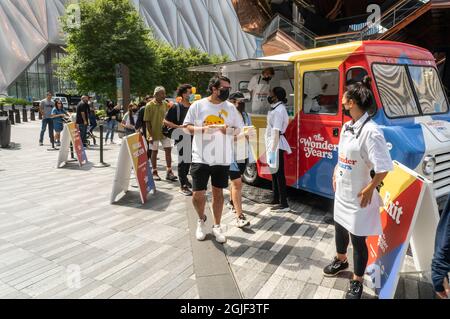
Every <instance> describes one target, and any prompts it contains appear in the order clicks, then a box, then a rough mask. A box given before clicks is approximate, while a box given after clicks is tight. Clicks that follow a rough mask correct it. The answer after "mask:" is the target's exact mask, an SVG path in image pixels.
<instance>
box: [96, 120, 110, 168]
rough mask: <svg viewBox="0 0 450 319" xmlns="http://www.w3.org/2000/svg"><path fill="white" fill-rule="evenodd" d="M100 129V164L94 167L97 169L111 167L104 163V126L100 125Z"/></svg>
mask: <svg viewBox="0 0 450 319" xmlns="http://www.w3.org/2000/svg"><path fill="white" fill-rule="evenodd" d="M99 129H100V163H99V164H97V165H94V167H95V168H102V167H110V166H111V165H110V164H108V163H105V162H103V124H100V125H99Z"/></svg>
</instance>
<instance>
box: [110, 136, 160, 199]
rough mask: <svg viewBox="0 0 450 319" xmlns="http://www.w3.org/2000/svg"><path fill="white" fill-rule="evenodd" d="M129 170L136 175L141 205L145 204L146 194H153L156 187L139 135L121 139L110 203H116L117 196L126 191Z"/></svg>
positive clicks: (142, 140)
mask: <svg viewBox="0 0 450 319" xmlns="http://www.w3.org/2000/svg"><path fill="white" fill-rule="evenodd" d="M131 169H133V170H134V174H135V175H136V179H137V182H138V186H139V192H140V195H141V201H142V204H145V202H146V201H147V196H148V194H149V193H154V192H155V191H156V187H155V182H154V180H153V176H152V170H151V168H150V163H149V161H148V158H147V151H146V149H145V144H144V139H143V138H142V135H141V134H139V133H136V134H133V135H129V136H126V137H124V138H123V139H122V146H121V147H120V151H119V160H118V162H117V169H116V175H115V177H114V183H113V189H112V194H111V203H114V202H115V201H116V198H117V196H118V195H119V194H120V193H121V192H124V193H126V192H127V191H128V187H129V185H130V176H131Z"/></svg>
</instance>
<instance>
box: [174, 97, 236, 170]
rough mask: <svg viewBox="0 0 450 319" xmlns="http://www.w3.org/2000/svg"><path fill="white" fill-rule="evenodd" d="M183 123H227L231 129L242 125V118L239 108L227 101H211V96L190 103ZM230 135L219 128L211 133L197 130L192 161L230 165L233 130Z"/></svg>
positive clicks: (198, 124)
mask: <svg viewBox="0 0 450 319" xmlns="http://www.w3.org/2000/svg"><path fill="white" fill-rule="evenodd" d="M183 124H184V125H188V124H189V125H194V126H196V127H202V126H208V125H214V124H216V125H220V124H226V125H227V126H228V127H230V128H242V127H243V126H244V125H243V121H242V117H241V116H240V114H239V113H238V111H237V110H236V107H235V106H234V105H233V104H231V103H230V102H228V101H226V102H223V103H220V104H213V103H211V102H210V101H209V100H208V98H204V99H202V100H199V101H197V102H195V103H194V104H192V105H191V107H190V108H189V111H188V113H187V114H186V118H185V119H184V123H183ZM229 131H230V132H228V134H227V135H224V134H223V133H221V132H220V131H218V130H216V131H215V132H212V133H204V134H202V133H200V132H198V133H196V134H195V135H194V139H193V144H192V163H201V164H207V165H210V166H215V165H221V166H229V165H230V164H231V163H232V162H233V143H234V136H233V132H232V131H233V130H229Z"/></svg>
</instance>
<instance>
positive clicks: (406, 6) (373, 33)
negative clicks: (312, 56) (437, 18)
mask: <svg viewBox="0 0 450 319" xmlns="http://www.w3.org/2000/svg"><path fill="white" fill-rule="evenodd" d="M429 2H430V0H404V1H400V2H399V3H398V4H396V5H395V6H393V7H391V8H390V9H389V10H388V11H386V12H385V13H384V14H383V16H382V17H381V19H380V22H379V23H378V24H377V25H375V26H372V24H370V25H369V24H368V23H367V22H365V23H362V24H358V25H353V27H355V29H356V28H360V30H356V32H353V33H344V34H339V35H336V34H334V35H329V36H324V37H319V38H317V39H315V40H316V46H326V45H333V44H339V43H345V42H349V41H358V40H371V39H376V38H378V37H379V36H380V35H382V34H383V33H385V32H387V31H388V30H389V29H392V28H393V27H395V26H396V25H397V24H398V23H400V22H401V21H403V20H404V19H405V18H407V17H408V16H410V15H411V14H413V13H414V12H415V11H417V10H418V9H420V8H422V7H423V6H424V5H426V4H428V3H429Z"/></svg>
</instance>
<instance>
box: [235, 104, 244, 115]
mask: <svg viewBox="0 0 450 319" xmlns="http://www.w3.org/2000/svg"><path fill="white" fill-rule="evenodd" d="M237 110H238V111H239V112H241V113H243V112H244V111H245V103H244V102H239V103H238V105H237Z"/></svg>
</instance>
